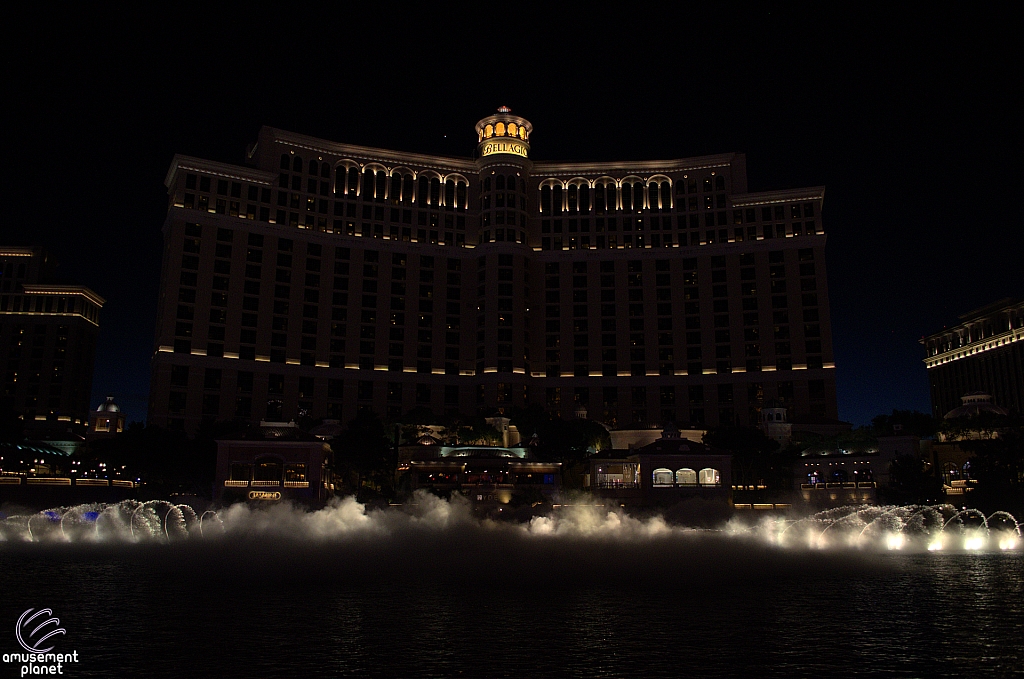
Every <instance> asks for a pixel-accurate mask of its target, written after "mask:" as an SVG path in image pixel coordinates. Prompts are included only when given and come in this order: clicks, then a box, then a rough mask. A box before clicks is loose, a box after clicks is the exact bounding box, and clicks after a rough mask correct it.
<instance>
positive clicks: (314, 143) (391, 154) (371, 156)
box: [263, 127, 477, 174]
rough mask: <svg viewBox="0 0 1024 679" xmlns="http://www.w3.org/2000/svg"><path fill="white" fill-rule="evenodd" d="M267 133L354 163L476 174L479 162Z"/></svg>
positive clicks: (267, 130)
mask: <svg viewBox="0 0 1024 679" xmlns="http://www.w3.org/2000/svg"><path fill="white" fill-rule="evenodd" d="M263 133H269V134H270V137H271V141H273V142H274V143H275V144H283V145H285V146H293V147H295V148H297V149H302V150H304V151H312V152H314V153H319V154H323V155H328V156H338V157H340V158H351V159H353V160H366V161H376V162H381V161H384V162H389V163H394V164H395V166H398V165H415V166H417V167H418V168H429V169H432V170H446V171H452V170H455V171H457V172H467V173H470V174H476V171H477V166H476V162H475V161H474V160H473V159H471V158H450V157H446V156H431V155H427V154H423V153H406V152H401V151H392V150H389V149H379V148H373V147H370V146H357V145H355V144H341V143H338V142H333V141H327V140H326V139H318V138H316V137H310V136H307V135H304V134H299V133H297V132H288V131H287V130H279V129H277V128H275V127H265V128H263Z"/></svg>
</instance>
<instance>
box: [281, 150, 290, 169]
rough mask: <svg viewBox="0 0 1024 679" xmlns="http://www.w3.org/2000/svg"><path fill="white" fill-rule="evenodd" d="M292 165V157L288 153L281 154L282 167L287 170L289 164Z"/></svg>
mask: <svg viewBox="0 0 1024 679" xmlns="http://www.w3.org/2000/svg"><path fill="white" fill-rule="evenodd" d="M289 165H291V157H290V156H289V155H288V154H287V153H282V154H281V169H282V170H287V169H288V166H289Z"/></svg>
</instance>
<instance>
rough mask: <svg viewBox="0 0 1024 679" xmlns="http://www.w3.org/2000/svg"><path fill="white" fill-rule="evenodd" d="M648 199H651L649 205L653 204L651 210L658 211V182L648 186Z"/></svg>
mask: <svg viewBox="0 0 1024 679" xmlns="http://www.w3.org/2000/svg"><path fill="white" fill-rule="evenodd" d="M647 199H648V201H649V205H650V206H651V210H653V211H655V212H656V211H657V210H658V185H657V184H651V185H650V186H648V187H647Z"/></svg>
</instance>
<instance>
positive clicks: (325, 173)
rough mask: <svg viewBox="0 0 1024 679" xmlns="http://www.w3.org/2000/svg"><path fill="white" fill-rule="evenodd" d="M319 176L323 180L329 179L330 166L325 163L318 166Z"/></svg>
mask: <svg viewBox="0 0 1024 679" xmlns="http://www.w3.org/2000/svg"><path fill="white" fill-rule="evenodd" d="M320 176H321V177H323V178H324V179H330V178H331V166H330V164H329V163H327V162H326V161H325V162H323V163H321V164H320Z"/></svg>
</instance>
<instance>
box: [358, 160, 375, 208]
mask: <svg viewBox="0 0 1024 679" xmlns="http://www.w3.org/2000/svg"><path fill="white" fill-rule="evenodd" d="M373 177H374V172H373V170H371V169H369V168H367V169H364V170H363V190H362V191H361V192H360V194H359V195H360V196H362V198H363V200H373Z"/></svg>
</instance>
